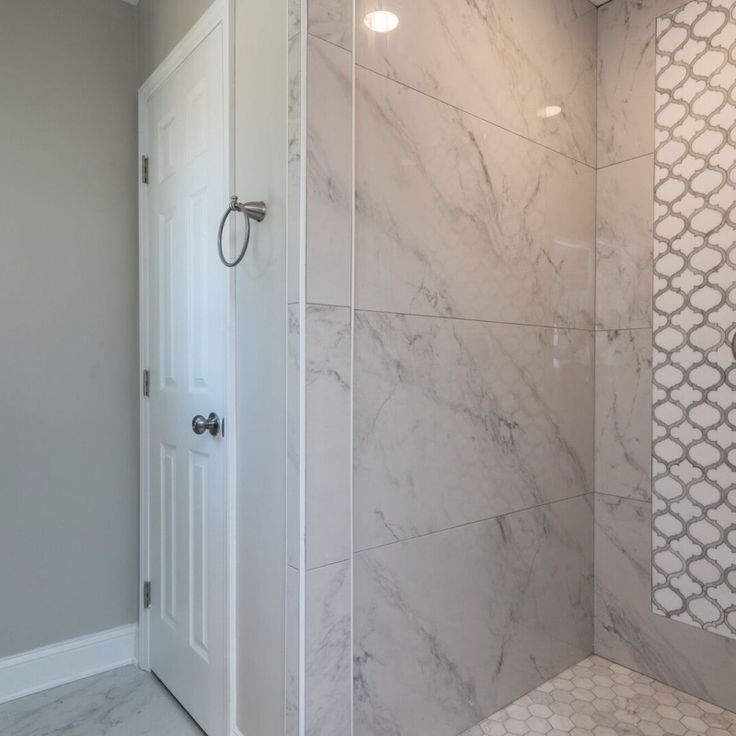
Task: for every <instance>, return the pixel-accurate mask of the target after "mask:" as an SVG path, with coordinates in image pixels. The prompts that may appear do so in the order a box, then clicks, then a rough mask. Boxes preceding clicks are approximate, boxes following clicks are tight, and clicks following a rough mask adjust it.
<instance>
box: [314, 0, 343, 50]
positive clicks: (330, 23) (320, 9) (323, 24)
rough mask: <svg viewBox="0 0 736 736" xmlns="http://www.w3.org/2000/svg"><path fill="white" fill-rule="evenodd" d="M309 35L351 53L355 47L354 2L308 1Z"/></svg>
mask: <svg viewBox="0 0 736 736" xmlns="http://www.w3.org/2000/svg"><path fill="white" fill-rule="evenodd" d="M307 15H308V16H309V33H311V34H312V35H314V36H318V37H319V38H322V39H324V40H325V41H329V42H330V43H334V44H336V45H337V46H341V47H342V48H344V49H346V50H348V51H350V50H351V49H352V47H353V2H352V0H307Z"/></svg>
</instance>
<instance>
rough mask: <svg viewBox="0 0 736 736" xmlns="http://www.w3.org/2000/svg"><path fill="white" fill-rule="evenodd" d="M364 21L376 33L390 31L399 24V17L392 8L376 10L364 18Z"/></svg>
mask: <svg viewBox="0 0 736 736" xmlns="http://www.w3.org/2000/svg"><path fill="white" fill-rule="evenodd" d="M363 23H365V24H366V26H367V27H368V28H370V29H371V30H372V31H375V32H376V33H388V32H389V31H393V30H394V28H396V26H398V25H399V17H398V16H397V15H396V13H392V12H391V11H390V10H374V11H373V12H371V13H368V14H367V15H366V16H365V18H363Z"/></svg>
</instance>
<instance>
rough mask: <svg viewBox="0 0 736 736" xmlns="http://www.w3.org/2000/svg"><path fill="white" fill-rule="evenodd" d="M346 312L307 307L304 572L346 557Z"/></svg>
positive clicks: (348, 470) (347, 520)
mask: <svg viewBox="0 0 736 736" xmlns="http://www.w3.org/2000/svg"><path fill="white" fill-rule="evenodd" d="M350 401H351V395H350V310H349V308H347V307H324V306H313V305H308V306H307V438H306V449H307V461H306V465H307V476H306V483H307V484H306V533H307V567H309V568H312V567H319V566H320V565H326V564H328V563H330V562H337V561H339V560H346V559H348V558H349V557H350Z"/></svg>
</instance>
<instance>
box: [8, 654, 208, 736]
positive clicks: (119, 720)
mask: <svg viewBox="0 0 736 736" xmlns="http://www.w3.org/2000/svg"><path fill="white" fill-rule="evenodd" d="M0 733H1V734H3V736H204V732H203V731H202V730H200V728H199V727H198V726H197V724H196V723H195V722H194V721H193V720H192V719H191V718H190V717H189V715H188V714H187V713H186V711H185V710H184V709H183V708H182V707H181V706H180V705H179V703H177V702H176V700H174V698H173V697H172V695H171V694H170V693H169V692H168V690H166V688H164V687H163V685H161V683H160V682H159V681H158V680H157V679H156V678H155V677H154V676H153V675H152V674H150V673H149V672H143V671H141V670H139V669H137V668H136V667H121V668H120V669H117V670H112V671H110V672H105V673H103V674H101V675H96V676H94V677H88V678H86V679H84V680H78V681H77V682H71V683H69V684H68V685H61V686H60V687H55V688H52V689H51V690H45V691H44V692H41V693H36V694H35V695H29V696H28V697H25V698H20V699H19V700H13V701H12V702H10V703H4V704H3V705H0Z"/></svg>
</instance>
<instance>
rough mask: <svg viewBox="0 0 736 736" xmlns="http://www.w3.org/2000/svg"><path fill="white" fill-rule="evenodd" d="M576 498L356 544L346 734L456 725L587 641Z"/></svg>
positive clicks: (428, 734) (584, 562) (509, 696)
mask: <svg viewBox="0 0 736 736" xmlns="http://www.w3.org/2000/svg"><path fill="white" fill-rule="evenodd" d="M591 517H592V509H591V505H590V499H589V497H579V498H575V499H570V500H567V501H562V502H559V503H554V504H551V505H547V506H542V507H540V508H537V509H531V510H526V511H522V512H519V513H516V514H511V515H509V516H505V517H499V518H497V519H493V520H490V521H484V522H478V523H476V524H469V525H465V526H462V527H459V528H457V529H450V530H447V531H443V532H439V533H437V534H430V535H427V536H424V537H420V538H418V539H413V540H411V541H408V542H400V543H396V544H391V545H387V546H384V547H380V548H377V549H372V550H368V551H365V552H359V553H358V554H357V555H356V559H355V596H356V597H355V668H356V672H355V708H356V713H355V735H356V736H448V734H457V733H460V732H461V731H463V730H464V729H466V728H469V727H470V726H472V725H473V724H475V723H478V722H479V721H480V720H481V719H483V718H484V717H486V716H488V715H490V714H491V713H493V712H494V711H496V710H498V709H499V708H500V707H502V706H504V705H506V704H508V703H509V702H511V701H512V700H514V699H516V698H518V697H520V696H521V695H523V694H524V693H525V692H528V691H529V690H530V689H532V688H533V687H536V686H537V685H539V684H540V683H541V682H543V681H544V680H546V679H547V678H549V677H551V676H553V675H556V674H557V673H558V672H560V671H562V670H563V669H565V668H566V667H568V666H570V665H571V664H574V663H575V662H578V661H579V660H580V659H582V658H583V657H585V656H587V655H588V654H590V653H591V650H592V620H591V616H592V577H591V576H592V561H593V557H592V552H593V550H592V544H593V538H592V518H591Z"/></svg>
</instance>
